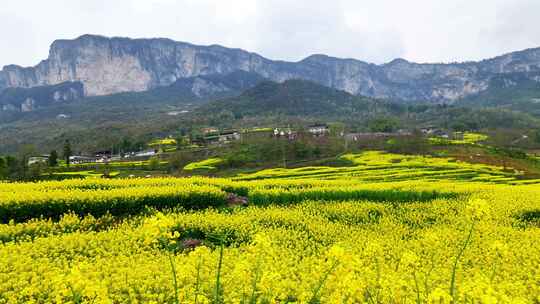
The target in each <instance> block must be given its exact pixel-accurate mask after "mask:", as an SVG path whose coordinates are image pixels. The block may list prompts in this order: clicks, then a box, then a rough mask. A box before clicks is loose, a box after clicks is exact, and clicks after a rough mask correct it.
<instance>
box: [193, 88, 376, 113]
mask: <svg viewBox="0 0 540 304" xmlns="http://www.w3.org/2000/svg"><path fill="white" fill-rule="evenodd" d="M377 103H380V104H383V102H382V101H380V102H379V101H377V100H374V99H372V98H368V97H360V96H355V95H352V94H349V93H347V92H345V91H340V90H336V89H332V88H329V87H325V86H322V85H319V84H316V83H314V82H311V81H306V80H296V79H293V80H287V81H285V82H282V83H276V82H272V81H265V82H261V83H260V84H258V85H257V86H255V87H253V88H251V89H249V90H247V91H245V92H244V93H243V94H242V95H240V96H237V97H231V98H227V99H223V100H218V101H214V102H210V103H208V104H205V105H202V106H201V107H200V108H199V109H197V111H196V112H198V113H200V114H201V115H212V113H222V112H223V111H226V112H230V113H232V115H233V116H234V117H236V118H240V117H244V116H272V115H288V116H301V117H308V116H319V117H320V116H324V117H326V118H328V117H332V116H338V115H346V116H350V115H358V116H359V115H362V114H367V113H368V112H369V110H370V107H371V106H374V105H375V104H377Z"/></svg>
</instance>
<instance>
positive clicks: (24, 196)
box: [0, 154, 540, 303]
mask: <svg viewBox="0 0 540 304" xmlns="http://www.w3.org/2000/svg"><path fill="white" fill-rule="evenodd" d="M379 156H380V159H379V160H377V159H376V154H368V155H363V156H356V155H350V156H347V157H350V158H351V159H354V160H355V161H356V162H357V164H358V165H362V164H360V162H361V161H362V162H364V164H363V165H364V166H369V165H370V164H371V165H374V166H375V164H373V163H377V164H376V166H382V165H385V166H387V168H388V170H396V169H400V168H399V167H400V163H403V162H409V166H414V164H412V163H411V162H413V161H418V160H414V159H410V160H409V161H405V160H403V159H405V157H402V161H401V162H399V163H398V162H397V161H389V160H388V158H389V157H390V158H392V157H397V156H395V155H382V154H379ZM370 162H371V163H370ZM440 163H449V164H450V165H452V164H454V163H453V162H448V161H445V160H441V159H433V160H429V159H424V163H423V164H422V166H424V167H426V168H427V167H434V166H440ZM450 165H449V166H450ZM464 166H474V165H469V164H467V165H464ZM328 168H329V167H328ZM417 168H418V167H417ZM323 169H324V168H316V169H314V170H323ZM330 169H332V170H338V171H339V170H340V169H342V168H330ZM330 169H328V170H330ZM469 169H471V168H469ZM488 169H489V170H493V172H495V173H493V175H496V174H498V173H497V172H498V171H497V169H496V168H488ZM488 169H486V168H479V169H478V168H477V169H475V170H480V171H481V170H488ZM288 170H295V171H294V172H288ZM377 170H383V169H377ZM471 170H472V169H471ZM275 171H279V172H281V173H282V174H288V175H294V176H295V177H299V176H300V174H301V170H299V169H275ZM304 171H305V172H306V173H307V174H306V175H305V176H304V178H303V179H301V178H293V179H288V178H283V177H264V178H262V177H261V176H263V175H266V174H267V173H268V172H266V173H259V174H258V175H257V173H255V174H254V175H255V176H256V177H257V178H252V177H254V176H253V175H251V176H250V178H248V176H239V177H237V178H233V179H221V178H202V177H192V178H149V179H112V180H107V179H86V180H66V181H59V182H58V181H47V182H40V183H0V215H1V216H0V220H1V221H2V224H0V303H539V302H540V267H539V266H540V243H539V242H538V240H540V220H539V218H540V185H538V184H529V185H526V184H522V185H517V184H511V183H508V182H501V181H487V180H484V181H471V180H458V179H454V178H450V177H449V178H444V177H440V178H439V179H434V178H433V177H432V176H430V177H429V178H425V177H417V178H416V179H413V178H410V179H396V180H395V181H388V180H383V179H378V180H369V179H370V178H371V177H369V178H364V177H365V176H363V175H362V170H356V171H355V172H354V175H341V174H338V173H336V175H335V176H334V177H333V178H330V177H329V176H327V175H324V176H322V177H315V176H313V175H312V174H309V172H312V171H313V170H309V169H305V170H304ZM365 171H370V170H365ZM273 174H277V173H276V172H273ZM365 174H366V176H371V175H370V174H371V172H365ZM478 174H482V173H478ZM493 175H491V176H493ZM231 193H234V194H235V195H239V196H244V197H246V199H247V200H248V202H249V205H248V206H247V207H238V206H236V207H235V206H231V205H230V204H229V201H228V197H229V195H230V194H231Z"/></svg>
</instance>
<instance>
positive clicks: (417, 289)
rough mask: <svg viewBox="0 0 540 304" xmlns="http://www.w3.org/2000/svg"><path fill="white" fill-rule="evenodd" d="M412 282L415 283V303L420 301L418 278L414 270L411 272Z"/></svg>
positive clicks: (417, 303) (418, 303)
mask: <svg viewBox="0 0 540 304" xmlns="http://www.w3.org/2000/svg"><path fill="white" fill-rule="evenodd" d="M413 277H414V284H415V285H416V304H420V303H422V300H420V286H419V285H418V279H417V278H416V271H414V272H413Z"/></svg>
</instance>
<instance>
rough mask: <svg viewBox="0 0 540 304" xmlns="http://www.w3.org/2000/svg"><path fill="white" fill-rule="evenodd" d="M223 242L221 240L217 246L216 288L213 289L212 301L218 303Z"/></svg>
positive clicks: (219, 298)
mask: <svg viewBox="0 0 540 304" xmlns="http://www.w3.org/2000/svg"><path fill="white" fill-rule="evenodd" d="M223 247H224V246H223V242H221V246H220V247H219V262H218V269H217V274H216V288H215V291H214V293H215V294H214V303H220V301H221V281H220V280H221V267H222V265H223Z"/></svg>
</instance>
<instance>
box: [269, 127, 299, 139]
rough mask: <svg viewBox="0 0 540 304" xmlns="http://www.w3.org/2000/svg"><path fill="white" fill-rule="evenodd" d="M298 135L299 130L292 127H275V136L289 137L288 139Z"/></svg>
mask: <svg viewBox="0 0 540 304" xmlns="http://www.w3.org/2000/svg"><path fill="white" fill-rule="evenodd" d="M297 135H298V132H296V131H293V130H291V128H289V127H287V128H275V129H274V137H281V138H288V139H291V140H292V139H296V138H297Z"/></svg>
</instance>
